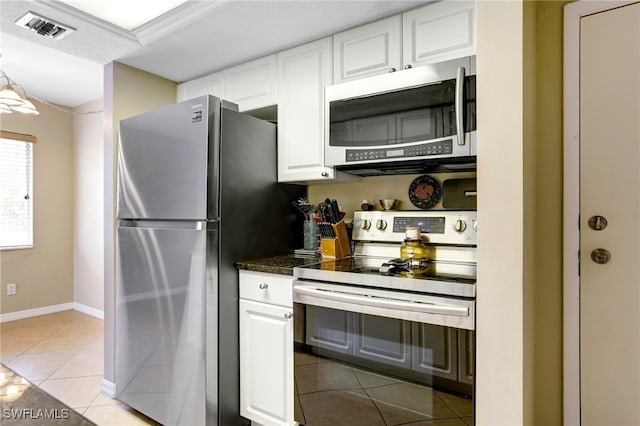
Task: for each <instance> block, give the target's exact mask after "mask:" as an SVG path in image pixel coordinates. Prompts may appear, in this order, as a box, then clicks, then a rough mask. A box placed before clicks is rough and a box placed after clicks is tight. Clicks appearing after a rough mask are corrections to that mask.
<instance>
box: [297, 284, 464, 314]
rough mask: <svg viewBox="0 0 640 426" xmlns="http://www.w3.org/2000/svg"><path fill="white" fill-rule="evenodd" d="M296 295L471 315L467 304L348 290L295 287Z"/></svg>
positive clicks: (429, 312) (366, 304) (433, 312)
mask: <svg viewBox="0 0 640 426" xmlns="http://www.w3.org/2000/svg"><path fill="white" fill-rule="evenodd" d="M293 291H294V295H295V294H296V293H297V294H300V295H306V296H311V297H318V298H321V299H327V300H335V301H338V302H347V303H355V304H358V305H365V306H375V307H379V308H389V309H400V310H405V311H415V312H422V313H427V314H434V315H454V316H461V317H468V316H469V308H468V307H466V306H454V305H443V304H437V303H431V302H416V301H410V300H400V299H391V298H388V297H384V296H365V295H359V294H353V293H347V292H341V291H340V292H338V291H332V290H321V289H317V288H311V287H294V289H293Z"/></svg>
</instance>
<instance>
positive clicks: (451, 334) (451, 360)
mask: <svg viewBox="0 0 640 426" xmlns="http://www.w3.org/2000/svg"><path fill="white" fill-rule="evenodd" d="M412 332H413V356H412V358H413V359H412V362H413V364H412V369H413V370H415V371H420V372H423V373H427V374H431V375H433V376H439V377H444V378H447V379H451V380H458V350H457V346H458V341H457V338H458V337H457V330H456V329H454V328H448V327H442V326H439V325H432V324H421V323H412Z"/></svg>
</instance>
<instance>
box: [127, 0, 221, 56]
mask: <svg viewBox="0 0 640 426" xmlns="http://www.w3.org/2000/svg"><path fill="white" fill-rule="evenodd" d="M230 1H231V0H210V1H188V2H187V3H184V4H182V5H180V6H178V7H176V8H174V9H171V10H170V11H168V12H166V13H164V14H162V15H160V16H158V17H157V18H155V19H153V20H151V21H149V22H147V23H146V24H143V25H141V26H140V27H138V28H136V29H135V30H133V34H134V35H135V37H136V38H137V39H138V41H139V42H140V44H141V45H143V46H146V45H148V44H151V43H153V42H154V41H156V40H159V39H161V38H163V37H165V36H167V35H169V34H170V33H172V32H174V31H176V30H179V29H180V28H183V27H186V26H188V25H190V24H192V23H194V22H196V21H199V20H201V19H202V17H203V16H205V15H207V14H208V13H211V12H212V11H214V10H215V9H218V8H219V7H221V6H223V5H225V4H226V3H229V2H230Z"/></svg>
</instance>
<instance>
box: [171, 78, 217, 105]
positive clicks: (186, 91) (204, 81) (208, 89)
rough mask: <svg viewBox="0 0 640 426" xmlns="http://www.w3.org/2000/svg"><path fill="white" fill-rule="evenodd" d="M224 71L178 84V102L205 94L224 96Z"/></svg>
mask: <svg viewBox="0 0 640 426" xmlns="http://www.w3.org/2000/svg"><path fill="white" fill-rule="evenodd" d="M222 90H223V85H222V73H221V72H217V73H214V74H209V75H206V76H204V77H200V78H196V79H195V80H189V81H187V82H184V83H181V84H179V85H178V102H182V101H186V100H187V99H193V98H197V97H198V96H203V95H213V96H218V97H223V96H222Z"/></svg>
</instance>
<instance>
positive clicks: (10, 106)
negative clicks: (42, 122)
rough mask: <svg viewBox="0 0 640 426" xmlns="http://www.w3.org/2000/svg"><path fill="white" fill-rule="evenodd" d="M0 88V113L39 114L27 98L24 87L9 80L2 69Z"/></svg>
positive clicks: (0, 71) (0, 72)
mask: <svg viewBox="0 0 640 426" xmlns="http://www.w3.org/2000/svg"><path fill="white" fill-rule="evenodd" d="M0 88H1V89H0V114H11V113H12V112H14V111H15V112H19V113H22V114H29V115H38V114H40V113H39V112H38V110H37V109H36V107H35V105H33V103H32V102H31V101H30V100H28V99H27V94H26V92H25V90H24V88H23V87H22V86H20V85H19V84H17V83H16V82H15V81H13V80H11V79H10V78H9V77H8V76H7V75H6V74H5V73H4V72H3V71H2V70H0ZM20 92H22V95H20Z"/></svg>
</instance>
